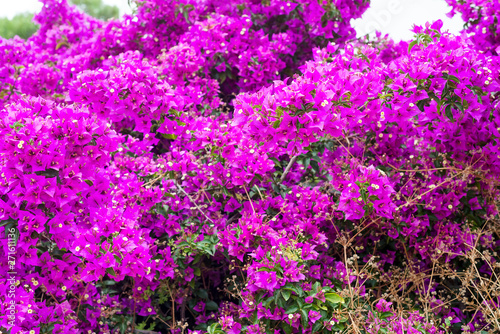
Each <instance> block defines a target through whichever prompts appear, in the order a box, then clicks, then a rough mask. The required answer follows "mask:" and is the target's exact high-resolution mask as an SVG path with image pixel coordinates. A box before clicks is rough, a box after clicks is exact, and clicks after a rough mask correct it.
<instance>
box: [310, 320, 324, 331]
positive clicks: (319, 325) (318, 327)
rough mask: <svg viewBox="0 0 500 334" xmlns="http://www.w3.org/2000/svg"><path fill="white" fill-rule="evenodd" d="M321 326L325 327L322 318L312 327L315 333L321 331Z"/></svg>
mask: <svg viewBox="0 0 500 334" xmlns="http://www.w3.org/2000/svg"><path fill="white" fill-rule="evenodd" d="M321 327H323V324H322V323H321V319H320V320H318V321H316V322H315V323H314V326H313V328H312V332H313V333H316V332H319V330H320V329H321Z"/></svg>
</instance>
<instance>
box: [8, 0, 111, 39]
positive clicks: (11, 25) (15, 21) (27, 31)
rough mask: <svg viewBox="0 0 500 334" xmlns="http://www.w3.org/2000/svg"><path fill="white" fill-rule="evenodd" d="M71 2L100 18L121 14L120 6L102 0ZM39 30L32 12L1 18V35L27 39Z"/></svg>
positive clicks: (72, 0)
mask: <svg viewBox="0 0 500 334" xmlns="http://www.w3.org/2000/svg"><path fill="white" fill-rule="evenodd" d="M69 2H70V3H72V4H74V5H75V6H77V7H78V8H79V9H80V10H82V11H84V12H85V13H87V14H89V15H90V16H93V17H95V18H97V19H100V20H108V19H110V18H117V17H118V14H119V10H118V7H116V6H109V5H106V4H104V3H103V2H102V0H70V1H69ZM37 30H38V25H36V24H35V23H33V14H32V13H21V14H17V15H16V16H14V17H13V18H12V19H8V18H0V36H1V37H3V38H6V39H10V38H13V37H14V36H19V37H21V38H23V39H27V38H29V37H30V36H31V35H33V34H34V33H35V32H36V31H37Z"/></svg>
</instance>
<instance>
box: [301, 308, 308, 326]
mask: <svg viewBox="0 0 500 334" xmlns="http://www.w3.org/2000/svg"><path fill="white" fill-rule="evenodd" d="M300 322H301V323H302V327H304V328H307V326H308V325H309V316H308V315H307V312H306V310H300Z"/></svg>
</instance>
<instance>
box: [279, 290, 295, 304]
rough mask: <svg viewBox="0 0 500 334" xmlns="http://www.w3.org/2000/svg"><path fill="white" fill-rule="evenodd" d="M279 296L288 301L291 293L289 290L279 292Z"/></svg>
mask: <svg viewBox="0 0 500 334" xmlns="http://www.w3.org/2000/svg"><path fill="white" fill-rule="evenodd" d="M281 294H282V295H283V298H284V299H285V300H286V301H288V299H290V296H291V294H292V293H291V292H290V290H282V291H281Z"/></svg>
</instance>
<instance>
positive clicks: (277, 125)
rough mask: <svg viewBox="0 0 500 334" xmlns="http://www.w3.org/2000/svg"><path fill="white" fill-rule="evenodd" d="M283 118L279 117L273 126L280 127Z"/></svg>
mask: <svg viewBox="0 0 500 334" xmlns="http://www.w3.org/2000/svg"><path fill="white" fill-rule="evenodd" d="M280 124H281V119H277V120H275V121H274V122H273V128H275V129H277V128H279V127H280Z"/></svg>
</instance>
